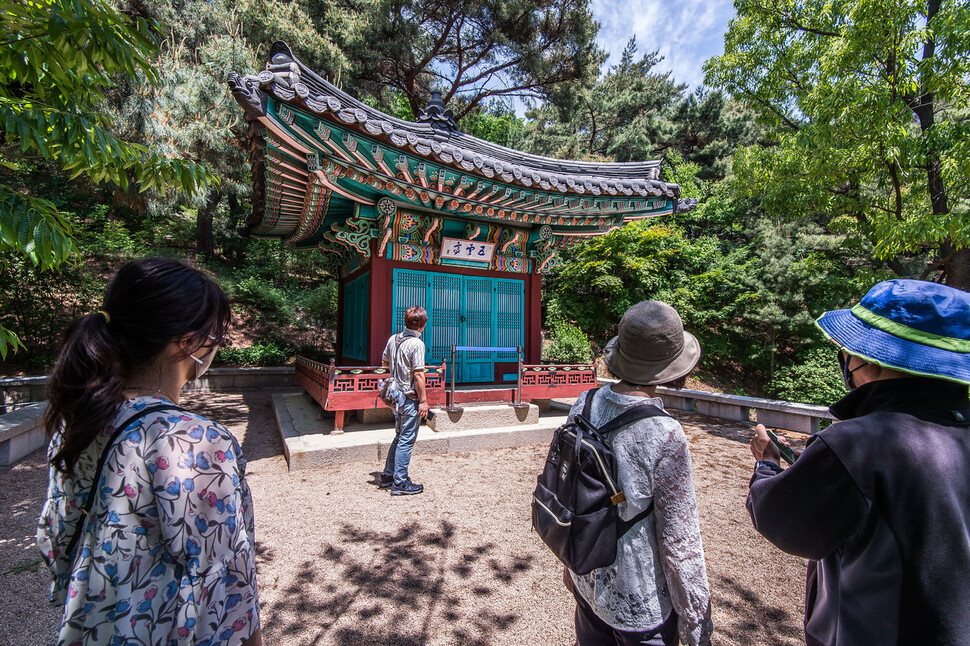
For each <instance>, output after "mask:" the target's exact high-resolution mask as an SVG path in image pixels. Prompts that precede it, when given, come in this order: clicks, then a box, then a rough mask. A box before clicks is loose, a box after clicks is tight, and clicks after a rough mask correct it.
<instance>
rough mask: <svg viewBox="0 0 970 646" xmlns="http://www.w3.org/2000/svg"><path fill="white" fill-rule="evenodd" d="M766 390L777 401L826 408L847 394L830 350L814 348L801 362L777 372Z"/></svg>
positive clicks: (833, 353)
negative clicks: (781, 400)
mask: <svg viewBox="0 0 970 646" xmlns="http://www.w3.org/2000/svg"><path fill="white" fill-rule="evenodd" d="M765 390H766V391H767V392H768V394H769V395H770V396H771V397H775V398H776V399H783V400H785V401H790V402H799V403H802V404H816V405H819V406H828V405H829V404H832V403H833V402H835V401H837V400H839V399H841V398H842V396H843V395H845V393H846V390H845V385H844V384H843V383H842V374H841V373H840V372H839V363H838V361H836V359H835V352H833V351H832V349H831V348H824V349H823V348H815V349H813V350H810V351H809V352H807V353H806V354H805V355H804V356H803V358H802V360H801V361H799V362H796V363H793V364H789V365H787V366H784V367H782V368H780V369H778V370H777V371H775V377H774V379H772V380H771V381H770V382H769V383H768V386H767V388H765Z"/></svg>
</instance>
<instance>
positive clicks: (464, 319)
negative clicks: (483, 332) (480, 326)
mask: <svg viewBox="0 0 970 646" xmlns="http://www.w3.org/2000/svg"><path fill="white" fill-rule="evenodd" d="M467 320H468V319H467V318H465V315H464V314H463V315H462V317H461V322H462V323H464V322H465V321H467Z"/></svg>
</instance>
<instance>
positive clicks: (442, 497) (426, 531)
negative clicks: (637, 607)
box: [0, 393, 804, 646]
mask: <svg viewBox="0 0 970 646" xmlns="http://www.w3.org/2000/svg"><path fill="white" fill-rule="evenodd" d="M184 405H187V406H188V407H189V408H192V409H195V410H199V411H200V412H202V413H203V414H206V415H209V416H211V417H212V418H214V419H217V420H219V421H221V422H223V423H224V424H225V425H226V426H228V427H229V428H230V429H231V430H232V431H233V432H234V433H235V434H236V435H237V437H238V438H239V439H240V441H241V442H242V444H243V451H244V453H245V455H246V456H247V458H248V460H249V467H248V479H249V483H250V486H251V487H252V490H253V495H254V498H255V506H256V523H257V528H256V531H257V540H258V543H259V574H258V576H259V584H260V597H261V601H262V610H261V616H262V622H263V626H264V636H265V643H266V644H268V645H275V644H280V645H286V646H289V645H290V644H293V645H304V644H307V645H309V644H314V645H320V646H324V645H340V646H351V645H353V646H365V645H375V646H376V645H378V644H380V645H382V646H391V645H400V646H422V645H425V644H428V645H432V646H439V645H440V646H444V645H461V646H479V645H481V646H485V645H495V646H501V645H509V646H512V645H515V646H531V645H545V644H552V645H566V644H571V643H572V639H573V629H572V612H573V604H572V602H571V598H570V596H569V594H568V593H567V592H566V591H565V590H564V589H563V587H562V581H561V567H560V566H559V565H558V561H556V559H555V557H553V556H552V554H551V553H550V552H549V551H548V550H547V549H546V548H545V546H543V545H542V543H541V542H540V541H539V539H538V538H537V537H536V535H535V534H534V533H532V532H531V531H530V511H529V501H530V496H531V491H532V488H533V486H534V483H535V476H536V473H537V472H538V470H539V468H540V466H541V464H542V461H543V459H544V457H545V451H546V447H544V446H530V447H526V448H522V449H501V450H492V451H481V452H474V453H465V454H452V455H447V456H437V457H433V458H432V457H424V456H422V455H421V453H420V450H418V451H416V452H415V456H414V458H413V461H412V469H411V471H412V477H413V478H414V479H415V481H417V482H421V483H423V484H424V485H425V487H426V492H425V493H424V494H422V495H419V496H413V497H403V496H402V497H396V498H392V497H391V496H390V495H389V494H388V492H387V491H382V490H379V489H378V488H377V487H376V485H375V483H376V476H377V473H378V471H379V469H380V466H381V465H378V464H376V463H374V464H369V463H365V464H361V463H353V464H345V465H340V466H338V467H334V468H332V469H327V470H317V471H298V472H293V473H290V472H288V471H287V469H286V462H285V460H284V458H283V450H282V445H281V443H280V440H279V438H278V435H277V433H276V430H275V427H274V422H273V417H272V411H271V409H270V398H269V396H268V395H267V394H262V393H260V394H245V395H239V394H236V395H225V394H208V395H192V396H191V397H189V398H187V399H186V401H185V402H184ZM678 418H679V419H680V420H681V421H682V423H683V424H684V428H685V430H686V431H687V434H688V438H689V441H690V444H691V452H692V455H693V461H694V477H695V484H696V488H697V494H698V500H699V503H700V512H701V531H702V533H703V538H704V547H705V552H706V557H707V563H708V574H709V577H710V580H711V586H712V589H713V592H714V622H715V627H716V631H717V632H716V635H715V639H714V642H713V643H714V644H717V645H721V646H752V645H759V646H760V645H775V644H785V645H787V644H799V643H802V642H801V614H800V613H801V606H802V597H803V594H804V593H803V581H804V562H803V561H801V560H800V559H797V558H794V557H791V556H787V555H785V554H783V553H781V552H779V551H778V550H776V549H775V548H773V547H771V546H770V545H769V544H768V543H766V542H765V541H764V540H763V539H761V538H760V537H759V536H758V535H757V534H756V533H755V531H754V530H753V529H752V528H751V523H750V521H749V520H748V516H747V513H746V512H745V510H744V497H745V494H746V491H747V480H748V477H749V476H750V470H751V466H752V458H751V457H750V453H749V452H748V448H747V439H748V438H749V437H750V430H749V429H748V428H746V427H742V426H737V425H731V424H720V423H717V420H713V419H711V418H707V417H702V416H698V415H682V416H681V415H678ZM424 432H428V431H427V430H425V429H422V433H424ZM45 487H46V472H45V467H44V464H43V455H42V452H37V453H35V454H33V455H32V456H30V457H29V458H28V459H27V460H25V461H24V462H22V463H21V464H19V465H17V466H16V467H14V468H13V469H11V470H8V471H5V472H0V572H2V574H0V644H2V645H9V646H20V645H23V646H36V645H38V644H46V643H50V639H51V635H52V634H53V631H54V629H55V627H56V624H57V621H58V614H57V612H56V611H54V610H52V609H50V608H49V607H48V606H47V604H46V593H47V587H48V577H47V573H46V570H45V569H44V568H43V566H41V567H40V568H37V569H36V570H35V571H31V570H30V569H27V570H24V571H18V570H21V569H22V568H24V566H27V565H29V564H31V563H33V562H35V559H36V557H35V551H34V547H33V537H34V531H35V530H34V527H35V523H36V518H37V515H38V513H39V511H40V506H41V501H42V499H43V497H44V491H45Z"/></svg>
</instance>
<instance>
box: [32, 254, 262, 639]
mask: <svg viewBox="0 0 970 646" xmlns="http://www.w3.org/2000/svg"><path fill="white" fill-rule="evenodd" d="M229 320H230V309H229V302H228V301H227V299H226V295H225V294H224V293H223V292H222V290H221V289H220V288H219V287H218V286H217V285H216V284H215V283H214V282H213V281H212V280H210V279H209V278H207V277H206V276H204V275H203V274H202V273H200V272H199V271H197V270H196V269H193V268H191V267H189V266H187V265H184V264H182V263H179V262H176V261H173V260H167V259H162V258H146V259H142V260H136V261H134V262H131V263H129V264H127V265H125V266H124V267H122V268H121V270H120V271H119V272H118V274H117V275H116V276H115V277H114V279H113V280H112V281H111V284H110V285H109V286H108V289H107V292H106V293H105V297H104V305H103V306H102V309H101V310H100V311H99V312H97V313H95V314H90V315H88V316H85V317H84V318H82V319H80V320H79V321H77V322H76V323H75V324H74V325H73V327H72V328H71V329H70V330H69V331H68V333H67V335H66V339H65V342H64V347H63V348H62V349H61V353H60V356H59V357H58V359H57V363H56V364H55V365H54V368H53V370H52V371H51V374H50V376H49V377H48V408H47V415H46V419H45V423H46V426H47V430H48V432H49V433H50V434H51V437H52V439H51V444H50V448H49V450H48V459H49V462H50V483H49V487H48V495H47V502H46V503H45V505H44V510H43V512H42V514H41V517H40V522H39V527H38V531H37V545H38V547H39V548H40V551H41V554H42V555H43V557H44V560H45V561H46V562H47V565H48V567H50V570H51V573H52V575H53V584H52V586H51V602H52V603H56V604H60V605H63V608H64V614H63V616H62V619H61V626H60V631H59V634H58V639H57V643H58V644H71V645H72V646H73V645H74V644H84V645H87V644H92V645H93V644H99V645H101V644H110V645H113V644H145V645H152V646H155V645H164V646H168V645H171V644H178V645H188V644H200V645H201V644H206V645H209V646H215V645H216V644H219V645H223V646H238V645H239V644H245V645H246V646H254V645H258V644H260V643H261V630H260V624H259V600H258V596H257V590H256V568H255V540H254V537H253V527H254V526H253V508H252V498H251V496H250V492H249V487H248V486H247V485H246V480H245V466H246V461H245V459H244V458H243V456H242V452H241V450H240V446H239V443H238V442H237V441H236V438H235V437H233V435H232V434H231V433H230V432H229V431H228V430H227V429H226V428H224V427H223V426H222V425H220V424H218V423H216V422H212V421H210V420H208V419H206V418H204V417H202V416H200V415H196V414H194V413H190V412H188V411H186V410H184V409H182V408H180V407H179V406H178V402H179V393H180V391H181V390H182V387H183V386H184V385H185V383H186V382H187V381H189V380H192V379H198V378H199V377H201V376H202V374H203V373H204V372H205V371H206V370H207V369H208V367H209V365H210V364H211V363H212V359H213V357H214V356H215V352H216V349H217V348H218V347H219V344H220V343H222V341H223V339H224V338H225V336H226V333H227V330H228V327H229Z"/></svg>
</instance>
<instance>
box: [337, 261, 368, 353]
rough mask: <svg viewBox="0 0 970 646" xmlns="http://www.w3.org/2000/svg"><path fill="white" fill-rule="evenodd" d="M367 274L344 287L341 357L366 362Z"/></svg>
mask: <svg viewBox="0 0 970 646" xmlns="http://www.w3.org/2000/svg"><path fill="white" fill-rule="evenodd" d="M368 279H369V272H367V273H364V274H362V275H360V276H358V277H357V278H355V279H353V280H352V281H350V282H349V283H346V284H345V285H344V320H343V339H342V342H341V350H342V353H343V356H345V357H348V358H350V359H358V360H360V361H366V360H367V321H368V319H367V308H368V304H369V302H370V300H369V299H368V295H369V280H368Z"/></svg>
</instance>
